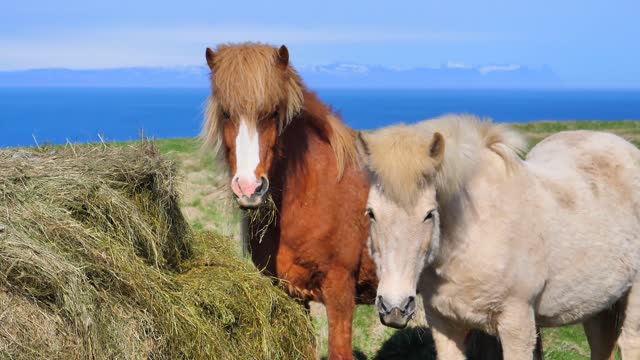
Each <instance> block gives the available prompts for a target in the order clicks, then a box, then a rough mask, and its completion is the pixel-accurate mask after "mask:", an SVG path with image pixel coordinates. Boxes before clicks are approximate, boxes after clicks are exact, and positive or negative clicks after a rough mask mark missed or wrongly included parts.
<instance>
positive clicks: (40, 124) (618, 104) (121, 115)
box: [0, 87, 640, 147]
mask: <svg viewBox="0 0 640 360" xmlns="http://www.w3.org/2000/svg"><path fill="white" fill-rule="evenodd" d="M311 90H313V91H315V92H317V93H318V95H319V96H320V97H321V99H322V100H323V101H324V102H325V103H327V104H328V105H330V106H331V107H332V108H333V109H334V110H335V111H337V112H338V114H339V115H340V116H341V117H342V119H343V120H344V121H345V122H346V123H347V125H349V126H351V127H353V128H356V129H372V128H376V127H379V126H384V125H388V124H391V123H396V122H406V123H411V122H415V121H419V120H422V119H425V118H431V117H435V116H438V115H442V114H447V113H469V114H474V115H477V116H480V117H483V118H492V119H493V120H494V121H497V122H513V123H519V122H530V121H563V120H640V89H632V88H605V89H603V88H530V89H506V88H482V89H480V88H467V89H462V88H353V87H352V88H316V89H311ZM209 91H210V90H209V88H208V87H167V88H164V87H0V129H1V130H2V131H0V147H6V146H29V145H35V144H36V141H35V140H34V138H35V139H37V143H39V144H43V143H53V144H63V143H66V142H73V143H76V142H91V141H100V137H99V136H98V135H99V134H100V136H102V138H103V139H105V140H107V141H126V140H136V139H139V138H140V135H139V134H140V133H141V132H142V133H144V134H145V136H148V137H152V138H174V137H193V136H196V135H197V134H198V133H199V131H200V127H201V124H202V109H203V106H204V102H205V100H206V98H207V96H208V95H209Z"/></svg>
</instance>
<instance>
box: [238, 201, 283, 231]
mask: <svg viewBox="0 0 640 360" xmlns="http://www.w3.org/2000/svg"><path fill="white" fill-rule="evenodd" d="M244 211H245V214H246V216H247V218H248V219H249V224H250V226H249V231H251V233H250V237H251V238H253V239H258V243H262V239H263V238H264V236H265V235H266V234H267V231H268V230H269V226H271V224H273V223H274V222H275V221H276V216H277V214H278V209H277V208H276V203H275V202H274V201H273V197H271V194H269V195H267V197H266V198H265V200H264V202H263V203H262V205H260V206H258V207H257V208H255V209H245V210H244Z"/></svg>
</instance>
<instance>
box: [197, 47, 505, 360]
mask: <svg viewBox="0 0 640 360" xmlns="http://www.w3.org/2000/svg"><path fill="white" fill-rule="evenodd" d="M206 58H207V63H208V65H209V67H210V68H211V74H212V81H211V87H212V96H210V97H209V99H208V103H207V109H206V114H205V124H204V127H203V133H202V137H203V139H204V140H205V142H206V143H207V144H209V145H210V146H212V147H213V148H215V149H216V150H217V149H221V150H222V155H223V156H224V160H226V163H227V166H228V168H229V172H230V175H231V184H230V185H231V189H232V191H233V193H234V194H235V197H236V199H237V202H238V204H239V205H240V207H242V208H244V209H250V210H249V212H251V213H252V216H251V217H252V219H253V221H250V222H245V223H244V225H245V226H246V228H244V229H243V232H244V233H245V234H248V235H249V236H248V237H249V239H248V242H249V247H250V251H251V257H252V260H253V262H254V263H255V264H256V266H258V267H259V268H261V269H263V270H264V271H265V272H266V273H267V274H269V275H272V276H275V277H277V278H280V279H283V280H285V282H286V283H287V284H288V291H289V293H290V295H291V296H293V297H296V298H298V299H300V300H302V301H303V302H307V303H308V301H311V300H312V301H319V302H322V303H324V304H325V306H326V310H327V317H328V319H329V358H331V359H351V358H352V348H351V322H352V318H353V311H354V307H355V304H356V303H360V304H371V303H373V301H374V297H375V294H376V287H377V282H378V281H377V278H376V274H375V267H374V264H373V261H372V260H371V258H370V257H369V254H368V251H367V246H366V242H367V237H368V232H369V218H368V217H367V216H365V209H366V202H367V195H368V191H369V180H368V175H367V173H366V172H365V171H364V169H362V168H361V167H360V166H359V165H358V163H357V156H356V148H355V133H354V132H353V131H352V130H351V129H349V128H348V127H346V126H345V125H344V124H343V123H342V122H341V121H340V120H339V119H338V117H337V116H336V115H335V114H333V113H332V111H331V109H330V108H329V107H328V106H326V105H324V104H323V103H322V102H321V101H320V100H319V99H318V97H317V96H316V95H315V94H314V93H313V92H311V91H309V90H307V89H306V88H305V86H304V85H303V84H302V80H301V79H300V77H299V75H298V74H297V73H296V71H295V70H294V69H293V68H292V67H291V65H290V64H289V52H288V50H287V48H286V47H284V46H282V47H280V48H279V49H277V48H274V47H271V46H268V45H261V44H253V43H245V44H239V45H221V46H218V48H217V51H216V52H214V51H212V50H211V49H207V51H206ZM271 207H274V208H275V209H272V208H271ZM271 211H273V212H275V214H277V216H276V217H275V220H273V218H272V216H270V214H269V213H270V212H271ZM256 212H257V216H256ZM265 214H266V215H265ZM472 342H473V344H470V345H473V346H472V348H474V349H475V350H476V352H477V353H479V354H484V355H485V356H480V357H474V359H480V358H483V359H484V358H493V356H491V355H488V354H495V353H497V354H500V348H499V345H498V344H497V342H496V341H495V340H494V339H490V338H487V337H483V336H480V337H479V338H475V340H474V341H472Z"/></svg>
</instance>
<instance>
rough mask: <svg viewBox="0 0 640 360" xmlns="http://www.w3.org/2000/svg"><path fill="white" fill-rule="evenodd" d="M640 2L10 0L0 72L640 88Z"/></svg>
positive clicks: (2, 10)
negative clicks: (402, 74)
mask: <svg viewBox="0 0 640 360" xmlns="http://www.w3.org/2000/svg"><path fill="white" fill-rule="evenodd" d="M639 16H640V2H639V1H637V0H609V1H604V0H601V1H594V0H581V1H579V0H536V1H533V0H529V1H524V0H438V1H433V0H422V1H420V0H414V1H348V0H341V1H334V0H323V1H300V0H298V1H255V2H245V1H228V0H227V1H214V0H209V1H186V0H183V1H179V2H178V1H171V2H162V1H159V0H154V1H150V0H137V1H131V0H130V1H119V0H112V1H87V0H84V1H75V0H73V1H44V0H42V1H32V0H21V1H3V2H2V4H0V54H1V55H0V70H14V69H25V68H41V67H66V68H111V67H123V66H175V65H196V64H197V65H201V64H204V48H205V46H215V44H217V43H219V42H228V41H242V40H259V41H266V42H270V43H274V44H280V43H285V44H287V45H288V46H289V49H290V52H291V60H292V62H293V63H294V65H314V64H327V63H334V62H349V63H361V64H378V65H386V66H397V67H417V66H430V67H433V66H440V65H442V64H447V63H461V64H466V65H476V66H478V65H487V64H518V65H525V66H533V67H537V66H543V65H549V66H551V67H552V68H553V70H554V71H555V72H556V73H557V74H558V76H559V77H560V78H561V79H562V81H563V82H564V83H565V84H566V85H567V86H576V87H602V86H604V87H636V88H640V45H638V44H639V43H640V26H638V17H639Z"/></svg>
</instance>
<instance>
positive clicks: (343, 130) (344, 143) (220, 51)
mask: <svg viewBox="0 0 640 360" xmlns="http://www.w3.org/2000/svg"><path fill="white" fill-rule="evenodd" d="M216 54H217V55H216V56H215V63H214V68H213V69H212V72H211V89H212V95H211V96H209V98H208V99H207V103H206V107H205V111H204V124H203V128H202V132H201V134H200V137H201V138H202V140H203V143H204V145H205V146H207V147H211V148H213V149H214V150H215V151H216V152H218V150H219V149H220V146H221V145H222V125H223V123H224V119H223V116H222V114H223V112H225V111H226V112H229V113H231V114H238V113H241V114H246V115H249V116H250V117H248V118H247V119H248V120H249V121H256V122H257V121H260V120H261V119H262V118H263V117H264V115H267V114H269V113H271V112H273V111H275V110H278V113H279V116H280V117H279V122H278V129H279V131H280V133H282V131H283V130H284V129H285V128H286V127H287V125H288V124H289V123H290V122H291V121H293V119H294V118H296V117H297V116H299V115H300V114H301V113H302V112H303V109H304V110H306V111H307V112H310V113H311V115H312V117H313V118H314V120H317V121H322V122H324V123H323V124H316V125H318V127H319V128H321V129H323V130H324V131H325V132H326V136H327V139H328V141H329V143H330V145H331V147H332V149H333V151H334V153H335V156H336V163H337V166H338V173H339V174H340V176H341V175H342V173H343V171H344V167H345V166H346V165H347V164H348V163H350V162H352V161H357V156H356V149H355V144H354V141H353V139H354V137H353V134H352V131H351V130H350V129H349V128H348V127H346V126H345V125H344V123H342V121H341V120H340V119H339V118H338V117H337V116H335V115H334V114H333V113H331V112H330V111H329V110H328V108H327V107H326V106H325V105H323V104H309V103H308V102H314V101H317V102H318V103H319V100H317V99H316V97H315V96H308V91H307V90H306V89H305V87H304V85H303V83H302V80H301V79H300V76H299V75H298V73H297V72H296V71H295V69H293V67H292V66H291V65H290V64H288V65H286V66H283V65H282V64H279V63H278V49H277V48H275V47H273V46H270V45H265V44H258V43H241V44H223V45H219V46H218V47H217V48H216ZM310 107H311V109H310Z"/></svg>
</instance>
